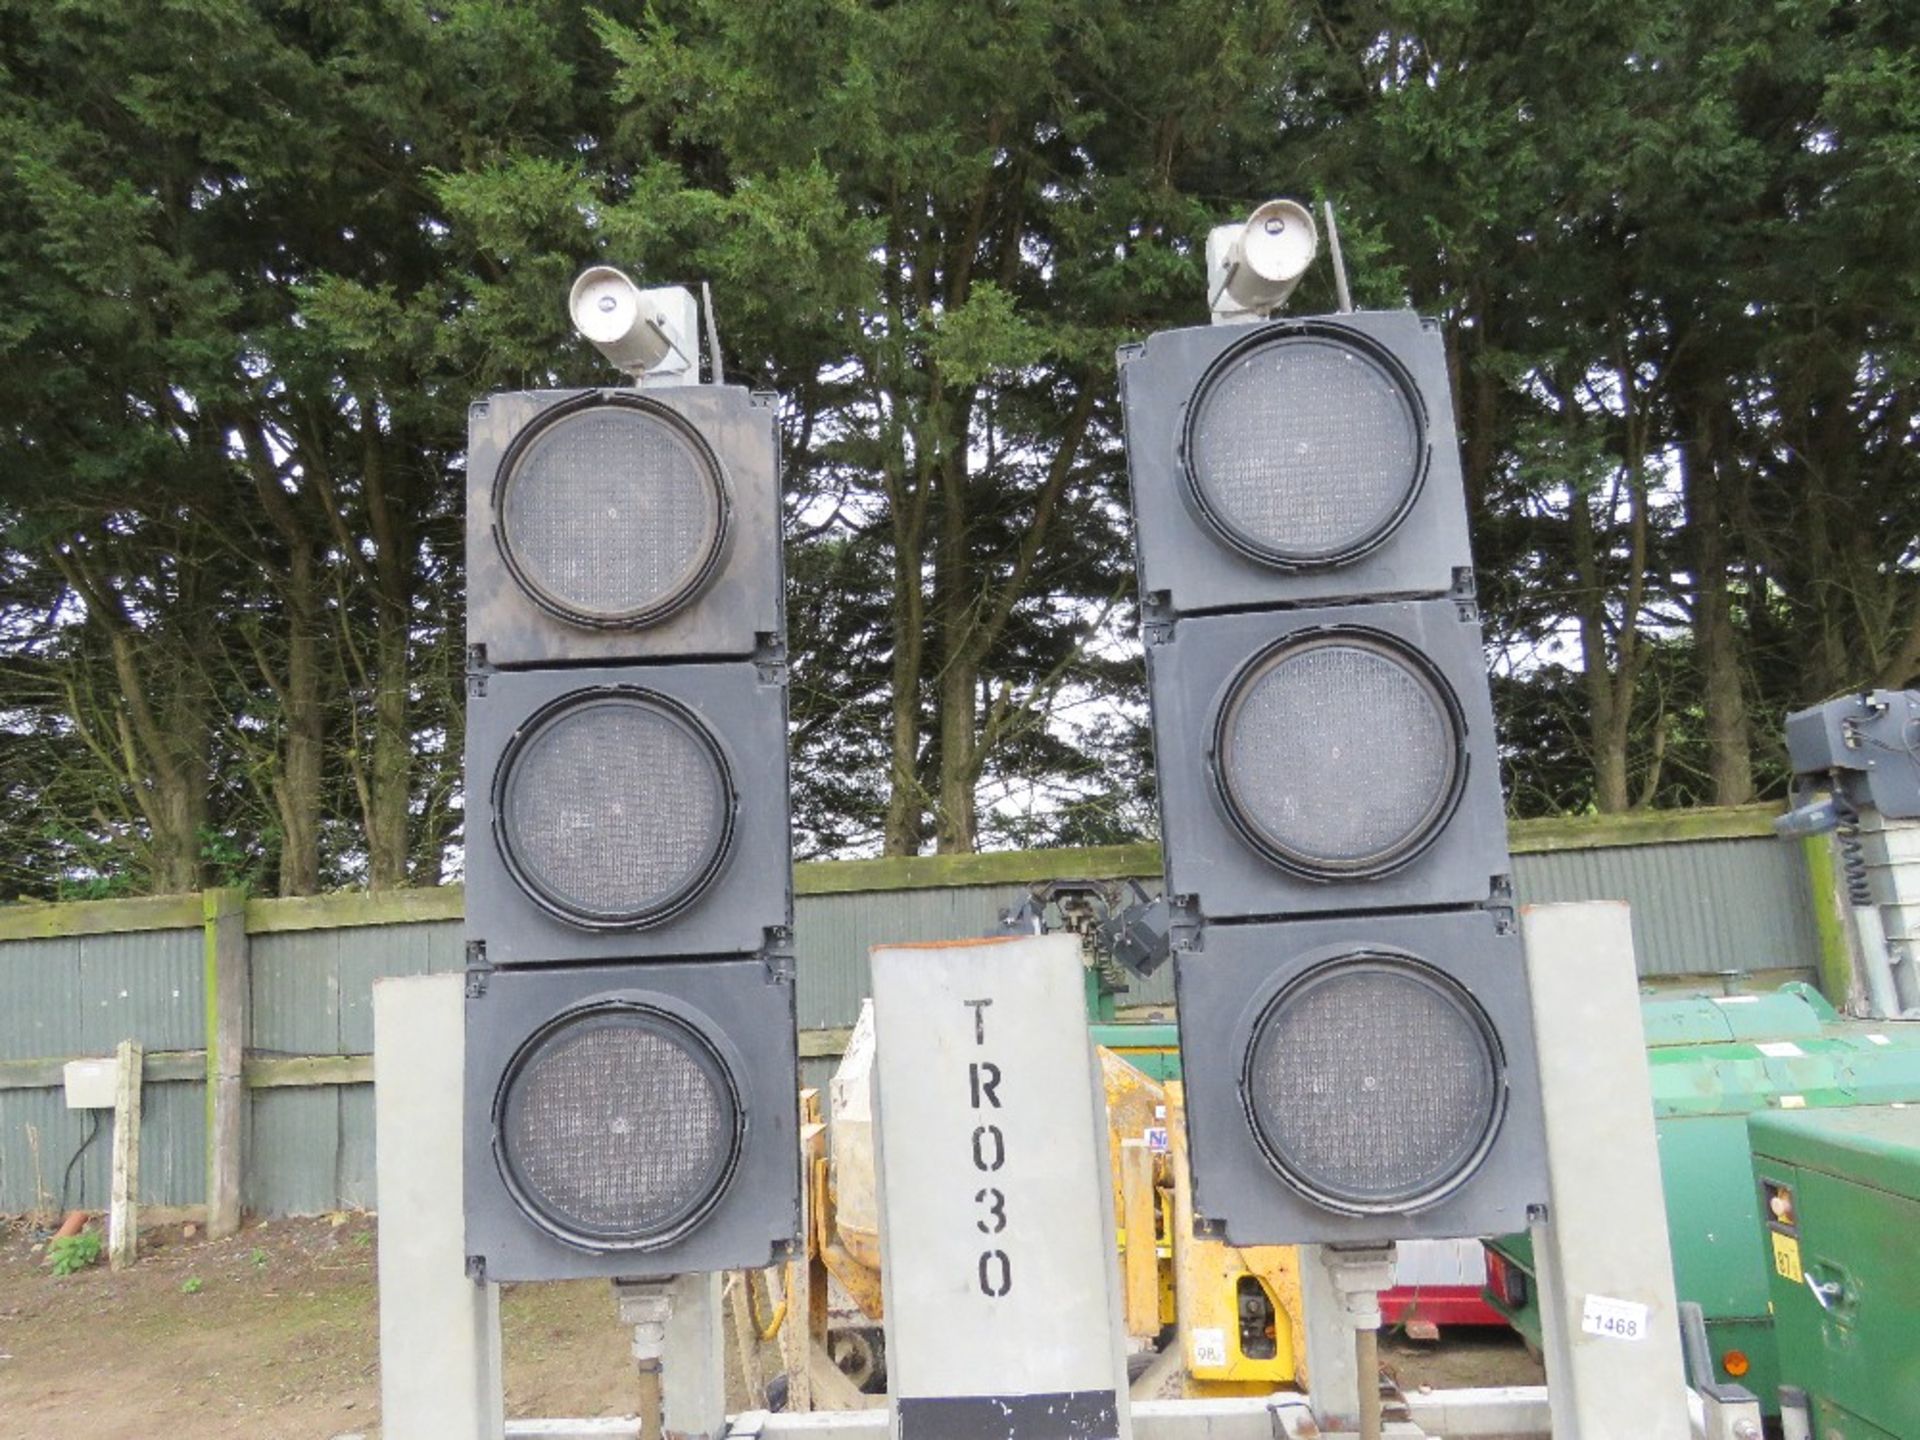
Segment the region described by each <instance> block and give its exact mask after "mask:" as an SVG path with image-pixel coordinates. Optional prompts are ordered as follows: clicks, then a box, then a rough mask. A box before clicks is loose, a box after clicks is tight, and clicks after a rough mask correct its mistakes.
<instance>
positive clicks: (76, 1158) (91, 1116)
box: [60, 1110, 100, 1216]
mask: <svg viewBox="0 0 1920 1440" xmlns="http://www.w3.org/2000/svg"><path fill="white" fill-rule="evenodd" d="M87 1119H88V1121H89V1122H91V1123H90V1127H89V1129H88V1130H87V1138H86V1139H84V1140H82V1141H81V1142H80V1148H79V1149H78V1150H76V1151H74V1152H73V1158H72V1159H71V1160H69V1161H67V1173H66V1174H64V1175H62V1176H61V1177H60V1214H61V1215H62V1216H65V1215H66V1214H67V1213H68V1212H69V1211H71V1210H72V1209H73V1207H72V1206H71V1205H69V1204H67V1188H68V1186H70V1185H71V1184H72V1183H73V1167H74V1166H76V1165H78V1164H79V1163H80V1157H81V1156H82V1155H84V1154H86V1153H87V1147H88V1146H89V1145H91V1144H93V1142H94V1141H95V1140H96V1139H98V1138H99V1136H100V1112H99V1111H98V1110H89V1111H87ZM86 1200H87V1172H86V1171H84V1170H82V1171H81V1172H80V1203H81V1204H83V1205H84V1204H85V1203H86Z"/></svg>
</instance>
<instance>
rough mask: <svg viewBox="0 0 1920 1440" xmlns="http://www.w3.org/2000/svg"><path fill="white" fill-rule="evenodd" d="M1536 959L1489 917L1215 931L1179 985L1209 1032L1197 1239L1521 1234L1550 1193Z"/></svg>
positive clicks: (1199, 1118) (1198, 1157)
mask: <svg viewBox="0 0 1920 1440" xmlns="http://www.w3.org/2000/svg"><path fill="white" fill-rule="evenodd" d="M1524 963H1525V962H1524V959H1523V956H1522V953H1521V947H1520V938H1519V936H1518V935H1517V934H1516V933H1514V930H1513V927H1512V924H1511V922H1510V921H1509V920H1505V919H1502V918H1500V916H1498V915H1497V914H1496V913H1495V912H1493V911H1490V910H1486V909H1471V910H1462V911H1455V912H1450V913H1442V914H1424V915H1369V916H1363V917H1352V916H1349V917H1342V918H1339V919H1324V920H1303V921H1292V922H1285V923H1280V924H1270V923H1260V924H1251V925H1216V926H1210V927H1208V929H1207V932H1206V939H1205V948H1204V951H1202V952H1200V953H1196V954H1194V955H1191V956H1187V957H1183V959H1182V963H1181V964H1180V966H1179V969H1178V970H1177V972H1176V974H1175V985H1176V994H1175V999H1176V1001H1177V1004H1178V1006H1179V1015H1180V1027H1181V1034H1182V1037H1183V1039H1184V1038H1185V1037H1186V1036H1188V1035H1193V1036H1196V1037H1198V1036H1206V1037H1212V1040H1211V1042H1210V1043H1207V1044H1200V1045H1191V1046H1189V1045H1185V1044H1183V1045H1182V1047H1181V1072H1182V1076H1183V1079H1184V1083H1185V1085H1186V1102H1187V1132H1188V1140H1187V1143H1188V1150H1189V1153H1190V1154H1191V1155H1192V1156H1193V1157H1194V1161H1193V1208H1194V1213H1195V1216H1196V1220H1195V1227H1196V1229H1198V1230H1200V1231H1201V1232H1202V1233H1204V1234H1208V1235H1211V1236H1213V1237H1214V1238H1216V1239H1222V1240H1225V1241H1227V1242H1228V1243H1229V1244H1234V1245H1274V1244H1293V1243H1307V1242H1313V1243H1321V1242H1326V1243H1339V1242H1342V1241H1356V1242H1358V1241H1374V1240H1414V1239H1438V1238H1446V1237H1450V1236H1462V1235H1489V1234H1511V1233H1513V1232H1514V1231H1517V1230H1524V1229H1525V1228H1526V1226H1527V1221H1528V1206H1529V1205H1530V1204H1533V1203H1536V1202H1538V1201H1541V1200H1543V1199H1544V1198H1545V1197H1544V1194H1543V1193H1542V1192H1543V1188H1544V1187H1543V1184H1542V1180H1541V1159H1540V1154H1539V1150H1540V1135H1541V1133H1542V1129H1541V1116H1540V1092H1539V1085H1538V1083H1537V1081H1536V1080H1535V1079H1534V1076H1535V1074H1536V1073H1537V1063H1536V1059H1535V1056H1534V1050H1533V1020H1532V1017H1531V1015H1530V1014H1529V1012H1528V1007H1527V985H1526V974H1525V969H1524ZM1263 1042H1264V1043H1263ZM1369 1081H1371V1082H1372V1083H1371V1086H1369V1083H1368V1082H1369Z"/></svg>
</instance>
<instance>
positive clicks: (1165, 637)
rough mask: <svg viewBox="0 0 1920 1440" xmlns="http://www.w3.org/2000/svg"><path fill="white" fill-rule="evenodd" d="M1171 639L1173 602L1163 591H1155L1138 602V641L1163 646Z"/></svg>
mask: <svg viewBox="0 0 1920 1440" xmlns="http://www.w3.org/2000/svg"><path fill="white" fill-rule="evenodd" d="M1171 639H1173V601H1172V598H1171V597H1170V596H1169V595H1168V594H1167V592H1166V591H1165V590H1155V591H1154V592H1153V593H1152V594H1151V595H1148V596H1146V597H1145V598H1144V599H1142V600H1141V602H1140V641H1141V643H1142V644H1143V645H1164V644H1166V643H1167V642H1168V641H1169V640H1171Z"/></svg>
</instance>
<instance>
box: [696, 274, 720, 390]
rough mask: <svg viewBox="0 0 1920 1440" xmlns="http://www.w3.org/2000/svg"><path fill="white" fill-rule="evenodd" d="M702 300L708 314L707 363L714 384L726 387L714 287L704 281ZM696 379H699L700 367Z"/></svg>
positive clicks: (702, 282) (701, 283)
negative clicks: (715, 315)
mask: <svg viewBox="0 0 1920 1440" xmlns="http://www.w3.org/2000/svg"><path fill="white" fill-rule="evenodd" d="M700 299H701V302H702V303H703V305H704V306H705V309H706V312H707V361H708V364H709V366H710V367H711V368H712V371H713V383H714V384H716V385H724V384H726V383H727V376H726V371H725V370H723V369H722V368H721V366H720V326H719V324H718V323H717V322H716V321H715V320H714V318H713V287H712V286H711V285H709V284H707V282H706V281H704V280H702V281H701V282H700ZM694 378H695V379H698V378H699V375H698V367H696V373H695V376H694Z"/></svg>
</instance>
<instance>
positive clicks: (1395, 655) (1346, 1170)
mask: <svg viewBox="0 0 1920 1440" xmlns="http://www.w3.org/2000/svg"><path fill="white" fill-rule="evenodd" d="M1120 361H1121V396H1122V401H1123V408H1124V410H1125V415H1126V429H1127V461H1128V467H1129V471H1130V474H1131V478H1132V492H1133V509H1134V541H1135V547H1136V553H1137V558H1138V563H1139V570H1140V589H1141V630H1142V638H1143V640H1144V641H1145V647H1146V654H1147V678H1148V693H1149V699H1150V702H1151V706H1152V712H1153V734H1154V754H1155V760H1156V766H1157V770H1158V777H1159V795H1160V821H1161V824H1160V831H1161V842H1162V847H1163V852H1164V856H1165V865H1166V873H1167V897H1168V904H1169V907H1170V933H1171V936H1172V942H1173V954H1174V964H1175V990H1176V995H1177V999H1178V1003H1179V1021H1180V1046H1181V1063H1182V1067H1183V1071H1184V1074H1185V1077H1186V1086H1187V1126H1188V1132H1189V1146H1188V1156H1189V1163H1190V1165H1191V1168H1192V1173H1193V1183H1194V1197H1195V1208H1196V1213H1197V1215H1198V1217H1199V1220H1198V1222H1197V1223H1198V1224H1199V1226H1200V1228H1201V1230H1202V1232H1203V1233H1206V1234H1211V1235H1217V1236H1222V1237H1224V1238H1226V1239H1228V1240H1230V1241H1231V1242H1233V1243H1235V1244H1243V1245H1247V1244H1285V1243H1296V1242H1319V1241H1326V1242H1341V1241H1356V1242H1357V1241H1377V1240H1388V1239H1398V1238H1413V1237H1428V1238H1439V1237H1446V1236H1472V1235H1488V1234H1499V1233H1503V1232H1505V1231H1510V1230H1512V1229H1515V1228H1519V1227H1520V1226H1522V1225H1524V1223H1525V1220H1526V1218H1527V1214H1528V1210H1529V1207H1530V1206H1533V1205H1537V1204H1541V1203H1544V1201H1545V1198H1546V1172H1545V1147H1544V1137H1543V1130H1542V1123H1541V1115H1540V1108H1539V1080H1538V1068H1537V1065H1536V1062H1535V1056H1534V1051H1533V1043H1532V1018H1531V1011H1530V1009H1529V1002H1528V997H1527V982H1526V971H1525V966H1524V964H1523V963H1522V951H1521V946H1520V942H1519V939H1518V937H1517V934H1516V930H1515V916H1514V911H1513V896H1512V887H1511V882H1510V879H1509V876H1510V874H1511V861H1510V859H1509V857H1508V852H1507V843H1506V821H1505V813H1504V807H1503V805H1502V802H1501V794H1500V780H1499V769H1498V747H1497V743H1496V737H1495V734H1494V724H1493V709H1492V703H1491V697H1490V692H1489V688H1488V684H1487V676H1486V660H1485V657H1484V655H1483V653H1482V650H1481V636H1480V626H1479V615H1478V610H1477V608H1476V603H1475V592H1474V580H1473V565H1472V559H1471V556H1470V553H1469V550H1468V544H1467V514H1466V503H1465V495H1464V488H1463V484H1462V478H1461V471H1460V462H1459V454H1458V437H1457V436H1456V434H1455V428H1454V419H1453V407H1452V404H1451V400H1450V396H1449V392H1448V383H1449V382H1448V372H1447V366H1446V356H1445V349H1444V346H1443V344H1442V340H1441V336H1440V333H1439V330H1438V327H1437V326H1435V325H1433V324H1431V323H1429V322H1426V321H1423V320H1421V319H1420V318H1419V317H1418V316H1416V315H1414V314H1412V313H1411V312H1406V311H1393V312H1369V313H1360V314H1339V315H1330V316H1321V317H1316V318H1308V319H1285V320H1275V321H1269V322H1263V323H1256V324H1224V325H1222V324H1216V325H1211V326H1207V327H1203V328H1195V329H1188V330H1178V331H1171V332H1167V333H1163V334H1158V335H1154V336H1152V337H1150V338H1149V339H1148V340H1147V341H1146V342H1145V343H1144V344H1142V345H1138V346H1131V347H1128V348H1126V349H1123V350H1122V351H1121V354H1120ZM1283 1014H1284V1016H1285V1017H1286V1023H1285V1024H1281V1023H1280V1019H1279V1017H1281V1016H1282V1015H1283ZM1263 1036H1265V1037H1269V1038H1268V1039H1267V1040H1266V1041H1264V1042H1263V1040H1262V1037H1263Z"/></svg>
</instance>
